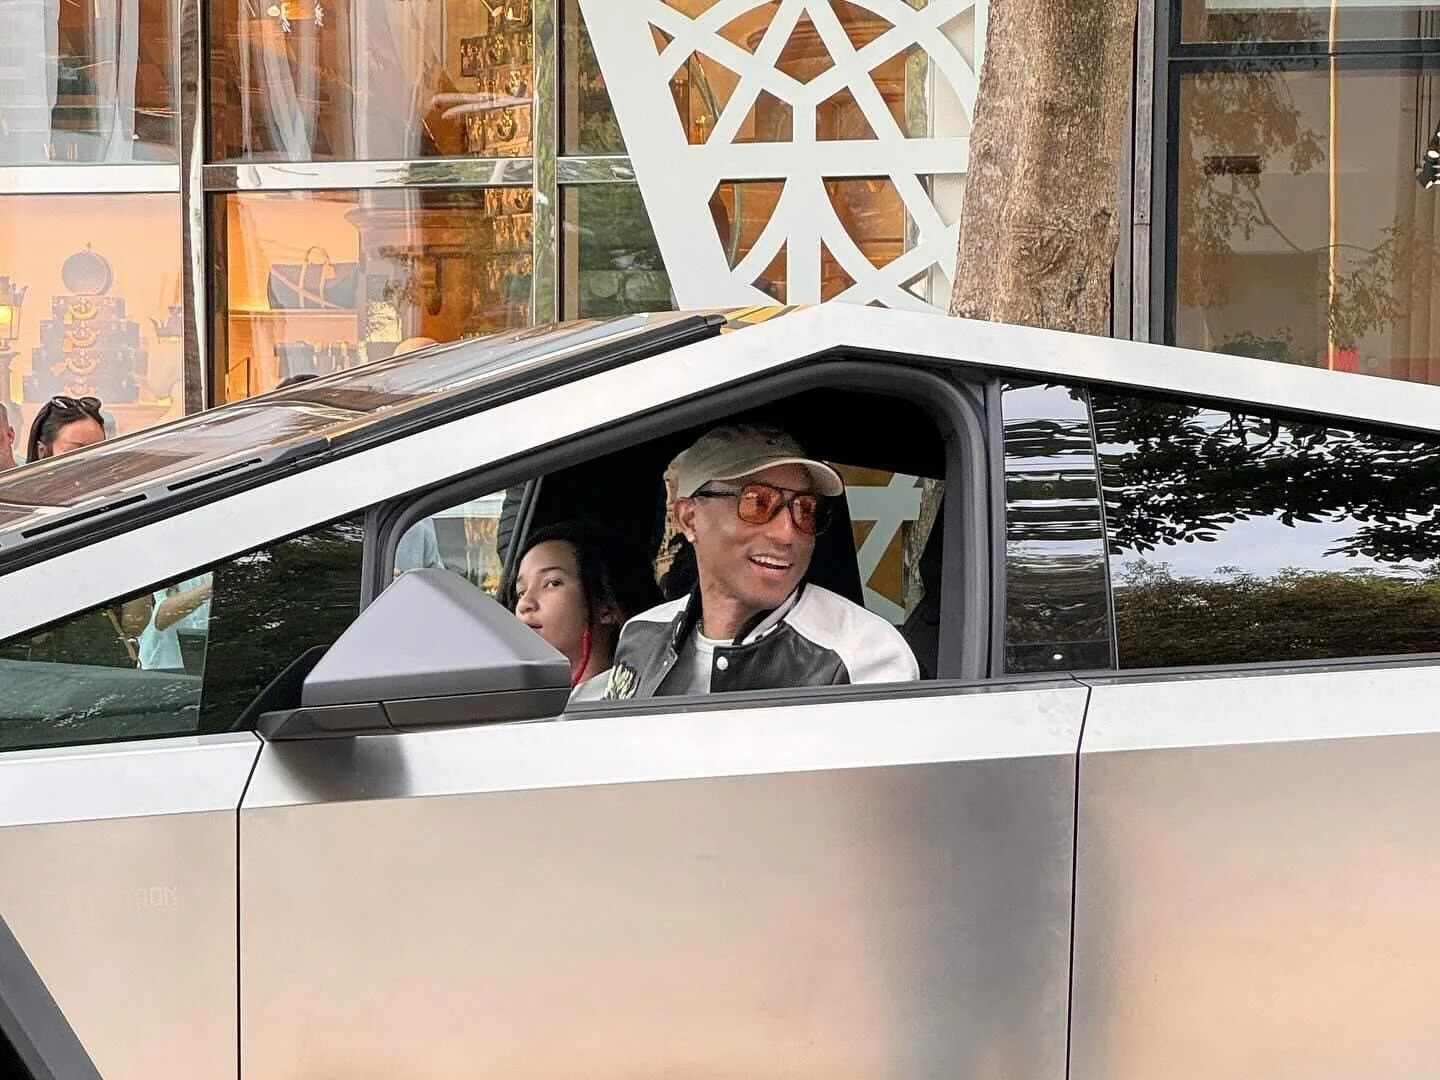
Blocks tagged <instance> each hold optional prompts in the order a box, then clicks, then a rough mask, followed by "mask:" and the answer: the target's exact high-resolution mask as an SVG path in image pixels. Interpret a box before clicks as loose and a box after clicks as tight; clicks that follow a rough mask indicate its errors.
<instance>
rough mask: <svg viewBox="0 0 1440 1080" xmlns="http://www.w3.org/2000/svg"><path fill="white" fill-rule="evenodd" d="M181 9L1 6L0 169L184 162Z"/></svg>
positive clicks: (30, 1) (52, 0)
mask: <svg viewBox="0 0 1440 1080" xmlns="http://www.w3.org/2000/svg"><path fill="white" fill-rule="evenodd" d="M175 7H176V2H175V0H130V2H129V3H125V4H120V3H113V2H111V3H76V2H74V0H67V2H64V3H60V2H57V0H7V2H5V3H0V165H36V164H44V163H47V162H133V161H161V162H173V161H177V160H179V153H178V149H177V147H178V138H177V135H178V131H179V128H178V121H177V117H178V115H179V113H178V107H177V106H178V103H177V100H176V78H175V70H176V54H177V49H176V47H175V25H176V12H175Z"/></svg>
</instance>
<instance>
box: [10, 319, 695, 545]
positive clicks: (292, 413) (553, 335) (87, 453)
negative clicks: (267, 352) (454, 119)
mask: <svg viewBox="0 0 1440 1080" xmlns="http://www.w3.org/2000/svg"><path fill="white" fill-rule="evenodd" d="M687 320H688V321H690V322H692V323H695V324H696V326H697V327H701V326H703V325H704V323H703V322H700V321H699V320H697V319H696V317H695V316H693V315H686V314H682V313H677V312H669V313H663V314H658V315H632V316H626V317H623V318H618V319H611V320H593V319H592V320H588V321H584V322H576V323H566V324H564V325H562V326H543V327H533V328H529V329H524V330H511V331H506V332H503V333H500V334H494V335H491V336H489V337H483V338H470V339H467V340H463V341H457V342H453V343H451V344H447V345H439V346H434V347H432V348H428V349H422V350H420V351H418V352H414V353H408V354H406V355H404V356H398V357H392V358H390V359H388V360H381V361H377V362H375V363H373V364H365V365H362V366H360V367H357V368H350V369H348V370H345V371H339V372H336V373H334V374H333V375H327V376H323V377H321V378H319V379H315V380H311V381H309V382H305V383H300V384H298V385H296V386H292V387H287V388H284V389H277V390H273V391H271V392H270V393H268V394H264V395H261V396H259V397H256V398H251V399H249V400H246V401H241V402H236V403H234V404H231V405H225V406H221V407H220V408H217V409H212V410H210V411H208V412H202V413H196V414H195V415H193V416H188V417H185V418H183V419H180V420H177V421H175V422H173V423H170V424H166V425H163V426H161V427H157V428H151V429H149V430H147V431H142V432H138V433H136V434H134V435H127V436H125V437H124V438H120V439H115V440H112V441H110V442H105V443H100V444H98V445H95V446H92V447H89V448H87V449H85V450H80V451H76V452H75V453H72V454H66V455H64V456H62V457H58V458H49V459H46V460H44V461H41V462H36V463H34V464H30V465H25V466H22V467H21V468H18V469H15V470H13V471H11V472H9V473H6V474H4V475H0V552H3V551H6V550H10V549H12V548H13V547H14V546H16V545H17V544H19V543H20V542H22V541H23V540H24V539H26V538H27V537H28V536H32V535H35V534H36V533H37V532H48V531H50V526H51V525H52V524H53V525H58V524H60V523H63V522H68V521H73V520H75V519H76V518H77V517H88V516H90V515H92V514H94V513H96V512H99V511H101V510H105V511H108V510H112V509H116V508H118V507H122V506H127V505H132V504H137V503H141V502H148V501H153V500H155V499H156V498H158V497H163V496H164V495H166V494H167V493H169V492H177V491H181V490H184V489H186V488H189V487H193V486H196V485H199V484H200V483H202V482H209V481H211V480H214V479H218V478H220V477H223V476H229V475H231V474H235V473H238V472H240V471H242V470H247V469H250V468H253V467H255V466H259V465H264V464H272V465H273V464H276V463H278V462H282V461H286V460H289V459H291V458H294V457H297V456H300V455H301V454H310V453H313V452H315V451H316V450H317V449H320V450H323V449H325V448H326V447H328V446H332V445H333V444H334V443H335V441H336V440H338V439H340V438H342V437H349V436H353V435H355V434H356V433H360V432H364V431H366V430H367V429H369V428H373V427H374V426H376V425H378V424H380V423H382V422H388V421H390V420H391V419H394V418H397V417H404V416H407V415H409V414H411V413H414V412H417V411H418V410H422V409H425V408H426V407H427V406H434V405H435V404H436V403H439V402H443V401H444V400H445V399H446V398H451V397H455V396H458V395H461V394H465V393H467V392H473V391H476V390H483V389H484V388H485V387H487V386H488V385H490V384H494V383H497V382H500V381H501V380H509V379H512V378H513V377H515V376H517V375H525V374H531V373H534V372H537V371H540V370H542V369H545V368H548V367H551V366H561V365H563V364H565V363H567V362H572V361H576V360H580V359H584V358H585V356H586V355H587V354H590V353H594V352H597V351H599V350H600V349H601V348H604V347H609V346H613V345H616V344H618V343H622V342H625V341H627V339H632V338H639V337H642V336H648V335H649V334H650V333H651V332H654V331H656V330H659V329H662V328H666V327H675V326H676V324H678V323H681V322H685V321H687Z"/></svg>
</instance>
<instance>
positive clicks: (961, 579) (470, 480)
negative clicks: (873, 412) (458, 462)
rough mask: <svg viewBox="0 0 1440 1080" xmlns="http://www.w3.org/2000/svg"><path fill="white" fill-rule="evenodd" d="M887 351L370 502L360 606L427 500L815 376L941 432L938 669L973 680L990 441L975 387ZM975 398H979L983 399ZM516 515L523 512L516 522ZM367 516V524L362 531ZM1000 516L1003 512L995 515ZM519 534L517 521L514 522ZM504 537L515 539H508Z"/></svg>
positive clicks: (710, 413)
mask: <svg viewBox="0 0 1440 1080" xmlns="http://www.w3.org/2000/svg"><path fill="white" fill-rule="evenodd" d="M920 363H923V361H912V362H905V361H904V360H902V359H900V358H897V357H894V356H878V357H877V356H870V355H864V354H858V353H856V352H855V351H854V350H845V349H836V350H827V351H824V352H821V353H818V354H817V355H815V356H813V357H810V358H807V359H806V360H805V361H802V362H800V363H797V364H794V365H791V366H788V367H786V368H785V369H783V370H781V371H777V372H774V373H772V374H768V375H764V376H761V377H757V378H753V379H750V380H747V381H745V382H743V383H739V382H737V383H731V384H728V385H724V386H719V387H715V388H712V389H709V390H706V391H704V392H702V393H700V394H697V395H695V396H693V397H690V398H686V399H684V400H682V401H679V402H677V403H675V404H672V405H669V406H664V407H661V408H658V409H652V410H648V411H645V412H642V413H639V414H632V415H628V416H627V415H622V416H617V417H613V418H611V419H610V420H609V421H608V422H604V421H602V422H600V423H597V424H595V425H593V426H592V427H590V428H588V429H587V430H585V431H582V432H579V433H577V434H576V435H575V436H574V437H572V438H569V439H565V440H562V441H558V442H554V443H551V444H549V445H546V446H542V447H539V448H537V449H536V450H534V451H532V452H531V453H529V454H526V455H523V456H517V457H515V458H512V459H509V460H507V461H505V462H503V463H500V464H490V465H481V466H480V467H479V468H477V469H476V470H475V471H473V472H472V473H470V474H468V475H466V476H463V477H460V478H458V479H454V480H451V481H448V482H446V483H445V484H442V485H439V486H437V487H434V488H432V489H429V490H427V491H425V492H423V493H420V494H418V495H407V496H402V497H400V498H398V499H394V500H390V501H389V502H387V503H385V504H382V505H380V506H377V507H374V508H372V511H371V512H370V513H369V514H368V515H367V520H366V552H365V558H366V565H365V576H364V581H363V583H362V588H361V604H362V607H363V606H364V605H365V604H368V603H369V602H370V601H371V600H373V599H374V597H375V596H376V595H377V594H378V593H379V591H380V590H381V589H383V588H384V586H385V585H386V584H387V583H388V582H389V581H390V580H392V578H393V569H392V568H393V566H394V562H395V553H396V550H397V548H398V545H399V542H400V537H401V536H402V535H403V534H404V533H405V530H407V529H408V528H410V527H411V526H412V525H414V524H415V523H416V522H418V521H420V520H421V519H423V518H425V517H427V516H429V515H431V514H434V513H436V512H437V511H440V510H443V509H446V508H448V507H450V506H454V505H455V504H457V503H458V502H461V501H463V500H464V499H466V498H470V497H474V496H475V495H477V494H481V493H489V492H494V491H500V490H502V489H504V488H507V487H510V486H512V485H518V484H520V483H524V482H532V481H534V480H536V479H541V478H543V476H544V475H545V474H547V473H551V472H554V471H556V470H559V469H562V468H565V467H568V466H571V465H575V464H578V463H580V462H583V461H586V460H590V459H592V458H594V457H597V456H600V455H603V454H605V453H608V452H611V451H614V450H618V449H622V448H625V447H629V446H633V445H635V444H637V443H641V442H645V441H648V440H650V439H653V438H657V437H660V436H663V435H666V434H670V433H672V432H675V431H679V430H683V429H685V428H688V427H693V426H695V425H698V424H702V423H705V422H707V421H715V420H721V419H724V418H725V417H727V416H729V415H733V414H735V413H737V412H742V411H744V410H746V409H749V408H753V407H755V406H757V405H761V404H764V403H766V402H769V401H774V400H776V399H777V398H779V397H784V396H787V395H789V394H793V393H799V392H802V391H804V390H810V389H815V388H817V387H821V386H823V387H826V388H841V389H847V390H857V391H868V392H873V393H877V394H884V395H888V396H891V397H895V398H899V399H901V400H904V401H906V402H908V403H911V404H914V405H917V406H919V407H921V408H923V409H924V410H925V411H926V413H927V414H928V415H929V416H930V417H931V418H932V420H934V421H935V423H936V427H937V430H939V432H940V434H941V436H942V438H943V439H944V442H945V473H946V475H945V483H946V494H947V496H948V495H950V494H951V493H952V492H954V493H955V494H956V496H957V497H948V498H946V499H945V504H944V522H943V524H944V530H945V532H944V537H945V539H944V558H943V562H942V570H941V582H942V584H941V589H942V593H943V595H944V596H945V597H946V598H950V597H955V598H957V600H956V601H952V602H950V603H949V604H948V605H942V608H941V622H940V642H939V657H940V667H939V673H938V674H939V677H940V678H942V679H946V678H949V679H956V678H958V679H965V680H973V679H980V678H984V677H985V676H986V675H988V674H990V671H991V658H992V654H993V644H992V641H991V632H992V629H991V628H992V626H993V622H994V620H993V617H992V605H993V604H994V602H995V598H994V596H993V595H992V588H993V586H992V582H993V580H994V577H995V573H994V569H993V562H994V560H995V559H996V558H997V555H998V557H1000V558H1003V552H1004V548H1003V546H1002V547H1000V548H999V549H998V551H997V548H996V547H995V542H994V536H995V524H994V502H995V492H994V489H993V472H994V470H993V466H992V463H991V461H990V457H991V455H992V454H993V445H994V444H993V441H992V440H991V439H990V438H989V437H988V424H987V420H986V417H985V415H984V411H983V409H982V408H981V407H980V406H977V404H976V399H977V398H978V397H980V396H981V392H983V386H977V387H975V388H974V389H973V390H972V389H970V388H969V387H967V385H966V384H964V383H962V382H961V381H960V380H959V379H957V378H956V377H954V376H953V375H952V374H951V373H949V372H947V373H945V374H940V373H937V372H936V371H934V370H927V369H926V368H924V367H921V366H919V365H920ZM982 400H983V399H982ZM521 524H522V526H523V525H524V523H523V522H522V523H521ZM372 528H373V530H374V531H373V533H372ZM1002 528H1003V521H1002ZM516 535H517V537H518V536H522V535H523V532H517V534H516ZM512 548H513V543H512Z"/></svg>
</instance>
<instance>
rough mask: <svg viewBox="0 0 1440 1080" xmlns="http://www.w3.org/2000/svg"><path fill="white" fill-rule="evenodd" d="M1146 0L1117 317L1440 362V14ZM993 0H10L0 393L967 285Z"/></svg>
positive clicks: (1159, 330)
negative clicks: (959, 273) (592, 320)
mask: <svg viewBox="0 0 1440 1080" xmlns="http://www.w3.org/2000/svg"><path fill="white" fill-rule="evenodd" d="M1140 7H1141V10H1140V30H1139V34H1138V36H1137V61H1138V62H1137V67H1136V70H1137V78H1136V84H1135V95H1134V113H1135V124H1134V129H1133V131H1134V138H1133V139H1132V141H1131V144H1130V146H1129V148H1128V151H1129V152H1128V155H1127V164H1126V170H1125V175H1126V177H1127V183H1125V184H1123V185H1122V192H1121V195H1122V200H1123V204H1124V205H1123V210H1124V213H1123V214H1122V220H1123V221H1124V223H1125V229H1124V235H1123V237H1122V244H1121V248H1120V253H1119V257H1118V259H1117V267H1116V275H1115V283H1116V285H1115V291H1116V304H1115V318H1114V332H1115V333H1116V334H1117V335H1121V336H1134V337H1139V338H1144V339H1147V340H1161V341H1167V342H1172V343H1176V344H1182V345H1190V346H1196V347H1199V348H1203V349H1209V350H1214V351H1221V352H1243V353H1249V354H1253V355H1257V356H1263V357H1267V358H1270V359H1274V360H1277V361H1284V362H1290V363H1300V364H1310V365H1318V366H1326V367H1335V368H1342V369H1346V370H1351V371H1357V372H1361V373H1365V374H1372V375H1380V376H1389V377H1394V378H1405V379H1412V380H1416V381H1421V382H1432V381H1440V348H1437V347H1436V346H1435V344H1434V343H1433V337H1432V335H1433V334H1440V310H1437V304H1436V298H1437V296H1440V265H1437V257H1440V244H1437V241H1436V239H1435V237H1434V236H1433V235H1432V234H1434V233H1435V232H1436V230H1437V228H1440V223H1437V221H1436V220H1435V219H1436V214H1435V207H1434V200H1436V199H1440V190H1437V189H1433V188H1430V187H1426V186H1424V184H1425V183H1426V181H1427V180H1429V179H1430V174H1429V173H1427V172H1426V171H1425V168H1426V166H1427V163H1432V166H1433V168H1434V170H1435V173H1434V177H1435V179H1440V140H1437V139H1436V138H1435V134H1436V126H1437V124H1440V106H1437V105H1436V104H1435V102H1434V94H1433V90H1434V72H1435V58H1436V57H1437V55H1440V5H1424V4H1416V3H1409V2H1405V0H1394V2H1391V3H1380V2H1376V0H1288V3H1287V4H1286V5H1285V6H1283V7H1281V6H1280V5H1276V4H1270V3H1267V2H1265V0H1141V5H1140ZM985 13H986V12H985V0H623V2H622V0H498V2H494V3H492V2H491V0H274V2H271V0H211V2H209V3H204V2H202V0H95V2H94V3H85V4H75V3H69V2H64V0H0V401H4V402H6V403H7V404H8V405H9V407H10V410H11V414H12V419H14V420H17V421H21V422H28V420H29V418H30V416H32V415H33V413H34V411H35V410H36V409H37V408H38V407H39V405H40V404H42V403H43V402H44V401H45V400H46V399H47V398H48V397H50V396H51V395H53V394H56V393H70V394H77V395H78V394H94V395H96V396H99V397H101V398H102V399H103V400H104V401H105V403H106V407H107V411H108V412H109V413H110V414H111V415H112V416H113V417H114V419H115V422H116V426H117V428H118V429H119V430H120V431H122V432H123V431H129V430H136V429H138V428H141V427H144V426H146V425H148V424H151V423H154V422H157V421H159V420H161V419H165V418H169V417H172V416H175V415H179V414H180V413H182V412H184V411H188V410H194V409H198V408H202V407H205V406H208V405H213V404H218V403H221V402H225V401H232V400H236V399H238V398H243V397H246V396H248V395H250V394H253V393H256V392H260V391H263V390H265V389H268V388H270V387H272V386H274V385H275V384H276V383H277V382H278V381H280V380H281V379H283V378H285V377H286V376H288V375H293V374H298V373H302V372H321V373H323V372H326V371H330V370H334V369H336V368H339V367H345V366H348V365H351V364H355V363H361V362H364V361H367V360H374V359H378V358H383V357H385V356H388V355H391V354H392V353H394V352H395V351H396V350H397V348H400V349H403V348H408V347H410V345H411V344H413V343H414V342H415V341H416V340H417V339H434V340H449V339H453V338H456V337H460V336H464V335H470V334H480V333H488V332H493V331H497V330H503V329H507V328H520V327H524V326H527V325H532V324H536V323H544V322H549V321H553V320H555V319H568V318H577V317H587V316H603V315H612V314H617V313H622V312H629V311H647V310H659V309H665V308H671V307H709V306H717V305H730V304H747V303H757V302H787V303H813V302H818V301H821V300H829V299H840V300H845V301H851V302H856V303H877V304H884V305H887V306H906V307H925V306H927V305H934V306H937V307H942V308H943V306H944V304H945V302H946V299H947V298H948V295H949V291H950V274H951V272H952V271H953V267H954V257H955V247H956V241H957V238H958V228H959V226H958V220H959V214H960V204H961V200H962V197H963V192H964V174H965V169H966V164H967V160H968V136H969V131H970V118H971V115H972V112H973V108H974V102H975V94H976V89H977V82H978V80H977V67H978V64H977V57H978V56H979V55H980V54H981V52H982V51H983V41H984V34H985ZM1432 143H1433V144H1434V145H1433V149H1435V152H1436V156H1435V157H1434V158H1429V157H1427V153H1428V152H1429V151H1430V150H1431V149H1432ZM1417 169H1419V170H1420V174H1419V175H1418V177H1417ZM1432 315H1433V316H1434V318H1433V320H1432ZM1432 321H1434V323H1435V329H1434V330H1433V331H1432V329H1431V323H1432ZM1432 357H1433V358H1432Z"/></svg>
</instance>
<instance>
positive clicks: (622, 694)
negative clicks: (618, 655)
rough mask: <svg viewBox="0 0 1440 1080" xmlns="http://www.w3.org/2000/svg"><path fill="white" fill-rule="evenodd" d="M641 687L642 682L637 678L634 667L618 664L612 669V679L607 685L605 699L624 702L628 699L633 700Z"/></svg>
mask: <svg viewBox="0 0 1440 1080" xmlns="http://www.w3.org/2000/svg"><path fill="white" fill-rule="evenodd" d="M639 685H640V680H639V679H638V678H637V677H636V674H635V669H634V668H633V667H631V666H630V665H629V664H616V665H615V666H614V667H612V668H611V669H610V678H609V680H608V681H607V682H606V683H605V699H606V700H607V701H623V700H625V699H626V698H633V697H634V696H635V690H636V688H637V687H638V686H639Z"/></svg>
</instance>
